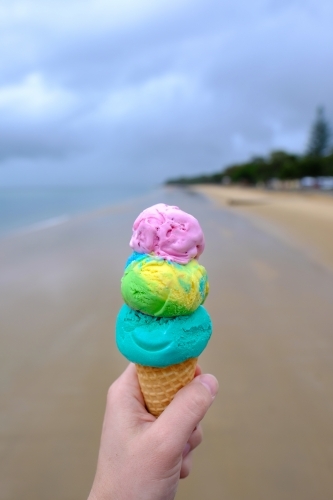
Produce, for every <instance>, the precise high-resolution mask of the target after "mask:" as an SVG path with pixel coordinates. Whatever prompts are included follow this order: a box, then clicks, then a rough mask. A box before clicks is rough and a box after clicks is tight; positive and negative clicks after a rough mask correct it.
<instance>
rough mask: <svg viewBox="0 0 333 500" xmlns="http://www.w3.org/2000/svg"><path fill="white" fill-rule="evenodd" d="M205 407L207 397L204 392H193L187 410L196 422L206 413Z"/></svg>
mask: <svg viewBox="0 0 333 500" xmlns="http://www.w3.org/2000/svg"><path fill="white" fill-rule="evenodd" d="M207 407H208V405H207V397H206V395H205V393H204V391H201V390H200V391H198V390H196V391H195V392H194V391H193V394H192V397H191V400H190V403H189V410H190V412H191V413H192V414H193V415H194V416H195V417H197V419H198V421H200V420H201V419H202V418H203V416H204V414H205V413H206V410H207Z"/></svg>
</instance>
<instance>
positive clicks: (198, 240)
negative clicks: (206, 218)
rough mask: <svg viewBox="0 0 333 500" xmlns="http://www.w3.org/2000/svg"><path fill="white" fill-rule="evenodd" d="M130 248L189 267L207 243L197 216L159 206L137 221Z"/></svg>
mask: <svg viewBox="0 0 333 500" xmlns="http://www.w3.org/2000/svg"><path fill="white" fill-rule="evenodd" d="M130 246H131V248H133V250H134V251H135V252H138V253H154V254H155V255H159V256H160V257H163V258H165V259H167V260H171V261H174V262H178V263H179V264H187V263H188V262H189V261H190V260H192V259H197V258H198V257H199V255H201V254H202V252H203V251H204V248H205V240H204V236H203V232H202V230H201V227H200V225H199V222H198V221H197V219H196V218H195V217H193V216H192V215H190V214H188V213H186V212H183V211H182V210H180V209H179V208H178V207H174V206H171V205H165V204H164V203H158V204H157V205H153V206H152V207H149V208H146V210H144V211H143V212H141V214H140V215H139V216H138V217H137V219H136V220H135V221H134V224H133V235H132V238H131V241H130Z"/></svg>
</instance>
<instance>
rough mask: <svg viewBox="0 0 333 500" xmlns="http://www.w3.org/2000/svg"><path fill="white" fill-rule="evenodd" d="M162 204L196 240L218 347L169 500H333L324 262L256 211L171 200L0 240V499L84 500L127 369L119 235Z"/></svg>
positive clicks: (170, 196) (197, 199) (213, 346)
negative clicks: (182, 474) (211, 390)
mask: <svg viewBox="0 0 333 500" xmlns="http://www.w3.org/2000/svg"><path fill="white" fill-rule="evenodd" d="M159 201H164V202H166V203H169V204H176V205H179V206H181V208H183V209H184V210H187V211H189V212H191V213H193V214H194V215H195V216H197V217H198V218H199V219H200V222H201V223H202V226H203V228H204V231H205V234H206V239H207V248H206V250H205V253H204V255H203V258H202V263H203V264H204V265H205V266H206V268H207V270H208V273H209V276H210V282H211V293H210V297H209V298H208V300H207V303H206V305H207V309H208V310H209V312H210V313H211V315H212V319H213V323H214V335H213V338H212V340H211V343H210V344H209V347H208V348H207V350H206V352H205V353H204V354H203V355H202V356H201V360H200V362H201V365H202V368H203V370H205V371H210V372H212V373H214V374H216V376H217V377H218V378H219V380H220V387H221V389H220V393H219V396H218V398H217V400H216V402H215V403H214V405H213V407H212V408H211V411H210V412H209V414H208V415H207V416H206V418H205V420H204V432H205V440H204V443H203V444H202V445H201V447H200V450H199V451H198V452H197V453H196V454H195V463H194V468H193V472H192V474H191V476H190V478H188V479H187V480H185V481H183V482H182V483H181V486H180V489H179V492H178V495H177V499H178V500H181V499H189V498H191V499H192V500H196V499H198V500H199V499H200V500H201V499H202V498H207V499H213V500H215V499H216V500H267V499H270V500H314V499H316V500H329V499H331V498H333V475H332V470H333V426H332V421H333V328H332V325H333V307H332V304H333V273H332V272H331V270H330V268H329V265H328V263H327V262H328V261H327V262H326V260H325V259H322V260H320V257H319V254H316V255H315V253H313V252H314V250H313V248H312V246H311V244H310V243H309V244H308V243H307V242H306V241H305V240H301V238H299V239H298V238H297V236H295V235H294V234H292V235H291V236H290V238H289V236H288V235H289V233H288V231H284V230H281V228H280V226H278V224H277V223H275V222H274V225H273V226H272V225H271V224H270V225H268V224H266V223H262V222H261V221H262V220H264V218H263V217H261V216H260V215H257V214H256V213H252V214H251V216H250V217H249V216H248V214H245V213H242V211H241V210H242V209H239V207H236V206H232V205H228V206H222V205H220V204H219V205H218V204H216V203H211V202H210V201H209V200H208V199H207V198H205V197H203V196H202V195H200V194H195V193H193V192H191V191H181V190H167V191H163V192H159V193H153V194H151V195H149V196H145V197H144V198H142V199H140V200H135V201H133V202H132V203H127V204H126V205H122V206H118V207H114V208H110V209H106V210H105V211H100V212H98V213H95V214H90V215H86V216H82V217H78V218H76V219H73V220H71V221H68V222H66V223H64V224H61V225H59V226H55V227H51V228H49V229H44V230H41V231H35V232H30V233H25V234H20V235H16V236H11V237H7V238H3V239H2V240H0V256H1V258H0V332H1V333H0V343H1V345H0V356H1V364H0V397H1V412H0V500H18V499H21V498H22V499H23V498H24V499H25V500H44V499H48V500H56V499H57V500H58V499H59V498H61V499H62V500H79V499H80V500H81V499H82V498H86V497H87V495H88V492H89V489H90V486H91V483H92V479H93V476H94V471H95V466H96V458H97V451H98V443H99V436H100V430H101V422H102V417H103V412H104V402H105V395H106V391H107V387H108V386H109V384H110V383H111V382H112V381H113V380H114V379H115V378H116V377H117V376H118V375H119V374H120V373H121V371H122V369H123V368H124V367H125V366H126V361H125V360H124V359H123V358H122V356H121V355H120V354H119V353H118V352H117V350H116V349H115V346H114V340H113V325H114V321H115V317H116V314H117V311H118V309H119V307H120V305H121V303H122V300H121V297H120V292H119V282H120V278H121V274H122V269H123V265H124V260H125V258H126V256H127V255H128V239H129V231H130V227H131V224H132V222H133V219H134V217H135V216H136V215H137V213H138V212H139V211H140V210H141V209H143V208H145V207H146V206H149V205H150V204H153V203H157V202H159ZM246 210H247V209H246ZM250 210H252V208H251V209H250ZM258 221H259V222H258ZM266 222H267V221H266ZM272 228H273V230H272ZM275 228H276V230H275ZM328 239H330V238H328ZM310 247H311V249H310V250H309V248H310ZM320 255H321V254H320Z"/></svg>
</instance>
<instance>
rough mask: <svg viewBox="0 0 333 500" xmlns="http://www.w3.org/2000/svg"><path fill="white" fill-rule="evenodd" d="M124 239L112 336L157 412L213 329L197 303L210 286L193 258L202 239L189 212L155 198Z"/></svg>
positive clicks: (190, 373) (190, 370) (188, 375)
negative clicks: (127, 251) (120, 301)
mask: <svg viewBox="0 0 333 500" xmlns="http://www.w3.org/2000/svg"><path fill="white" fill-rule="evenodd" d="M130 246H131V248H132V249H133V250H134V252H133V254H132V255H131V256H130V257H129V259H128V261H127V263H126V266H125V272H124V276H123V278H122V284H121V291H122V295H123V298H124V301H125V305H124V306H123V307H122V308H121V310H120V312H119V314H118V317H117V321H116V343H117V346H118V348H119V350H120V352H121V353H122V354H123V355H124V356H125V357H126V358H127V359H128V360H129V361H132V362H134V363H135V364H136V366H137V372H138V377H139V382H140V386H141V390H142V393H143V396H144V399H145V403H146V406H147V409H148V411H150V413H152V414H153V415H155V416H158V415H159V414H160V413H161V412H162V411H163V410H164V409H165V407H166V406H167V405H168V404H169V403H170V401H171V400H172V399H173V397H174V395H175V394H176V392H177V391H178V390H179V389H180V388H181V387H183V386H184V385H186V384H187V383H188V382H190V381H191V380H192V379H193V377H194V372H195V367H196V364H197V358H198V356H199V355H200V354H201V352H202V351H203V350H204V349H205V347H206V345H207V343H208V341H209V339H210V336H211V334H212V323H211V320H210V317H209V314H208V313H207V311H206V310H205V308H204V307H203V306H202V305H201V304H203V302H204V301H205V299H206V297H207V294H208V291H209V285H208V279H207V273H206V270H205V268H204V267H203V266H201V265H200V264H199V263H198V261H197V259H198V257H199V256H200V255H201V253H202V252H203V250H204V247H205V242H204V236H203V232H202V230H201V227H200V225H199V223H198V221H197V220H196V219H195V218H194V217H193V216H192V215H190V214H188V213H186V212H183V211H182V210H180V209H179V208H178V207H175V206H169V205H165V204H162V203H159V204H157V205H154V206H152V207H150V208H147V209H146V210H144V211H143V212H142V213H141V214H140V215H139V216H138V217H137V219H136V220H135V222H134V225H133V235H132V238H131V241H130Z"/></svg>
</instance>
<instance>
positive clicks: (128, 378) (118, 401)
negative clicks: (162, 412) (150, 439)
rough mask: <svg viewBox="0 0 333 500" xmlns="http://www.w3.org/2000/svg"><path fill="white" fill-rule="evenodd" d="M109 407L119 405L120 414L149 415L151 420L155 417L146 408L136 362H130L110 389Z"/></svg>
mask: <svg viewBox="0 0 333 500" xmlns="http://www.w3.org/2000/svg"><path fill="white" fill-rule="evenodd" d="M107 401H108V402H107V407H117V408H118V409H119V414H122V415H123V414H128V415H134V416H135V417H137V415H138V414H140V415H141V416H143V415H145V416H148V419H149V420H150V421H153V420H155V417H153V416H152V415H150V414H149V413H148V412H147V410H146V408H145V403H144V399H143V396H142V392H141V389H140V385H139V380H138V376H137V372H136V368H135V365H134V363H130V364H129V365H128V366H127V368H126V369H125V370H124V372H123V373H122V374H121V375H120V377H119V378H118V379H117V380H116V381H115V382H114V383H113V384H112V385H111V387H110V388H109V391H108V399H107Z"/></svg>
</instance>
